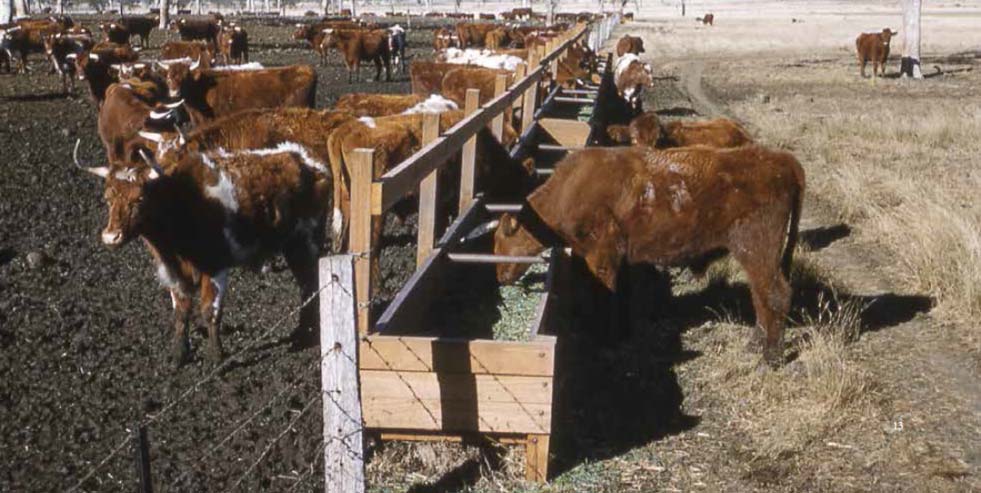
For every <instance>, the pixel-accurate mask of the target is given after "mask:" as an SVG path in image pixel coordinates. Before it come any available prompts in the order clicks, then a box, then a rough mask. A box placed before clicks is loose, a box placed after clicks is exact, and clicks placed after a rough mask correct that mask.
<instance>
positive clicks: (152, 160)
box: [137, 149, 164, 178]
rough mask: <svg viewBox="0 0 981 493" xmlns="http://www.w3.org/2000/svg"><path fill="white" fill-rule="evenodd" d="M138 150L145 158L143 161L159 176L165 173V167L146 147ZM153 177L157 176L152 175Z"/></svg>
mask: <svg viewBox="0 0 981 493" xmlns="http://www.w3.org/2000/svg"><path fill="white" fill-rule="evenodd" d="M137 152H139V154H140V157H141V158H143V161H144V162H145V163H146V164H147V166H149V167H150V169H151V170H152V171H153V172H154V173H156V174H157V175H158V176H162V175H163V174H164V170H163V168H161V167H160V165H159V164H157V160H156V159H155V158H154V157H153V156H152V155H151V154H150V153H149V152H146V149H140V150H139V151H137ZM151 178H156V176H151Z"/></svg>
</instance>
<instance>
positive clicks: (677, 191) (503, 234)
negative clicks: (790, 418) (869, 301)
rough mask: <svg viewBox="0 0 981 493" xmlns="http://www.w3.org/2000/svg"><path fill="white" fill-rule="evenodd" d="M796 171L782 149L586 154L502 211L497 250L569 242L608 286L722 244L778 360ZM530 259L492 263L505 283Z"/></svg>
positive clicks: (799, 187) (693, 259)
mask: <svg viewBox="0 0 981 493" xmlns="http://www.w3.org/2000/svg"><path fill="white" fill-rule="evenodd" d="M803 198H804V170H803V168H802V167H801V165H800V163H798V162H797V160H796V159H795V158H794V157H793V156H792V155H790V154H789V153H786V152H779V151H771V150H767V149H765V148H762V147H759V146H744V147H740V148H736V149H722V150H719V149H711V148H708V147H687V148H678V149H670V150H663V151H659V150H655V149H652V148H650V147H642V146H637V147H619V148H611V149H586V150H583V151H580V152H576V153H573V154H571V155H569V156H568V157H566V158H565V159H564V160H563V161H562V162H560V163H559V164H558V165H557V166H556V169H555V174H554V175H552V177H550V178H549V179H548V181H546V182H545V184H543V185H542V186H541V187H539V188H538V189H537V190H535V191H534V192H533V193H532V194H531V195H529V196H528V199H527V203H526V204H525V206H524V207H523V208H522V211H521V213H519V214H518V215H517V216H512V215H508V214H506V215H504V216H502V217H501V219H500V223H499V225H498V227H497V231H496V233H495V241H494V253H495V254H498V255H522V256H524V255H536V254H538V253H540V252H542V251H543V250H545V248H546V247H547V246H558V245H560V244H565V245H568V246H570V247H572V250H573V252H574V253H575V254H576V255H577V256H579V257H582V258H583V259H584V260H585V262H586V265H587V266H588V268H589V270H590V271H591V272H592V273H593V275H595V276H596V278H597V279H599V281H600V282H601V283H602V284H603V285H604V286H606V288H607V289H609V290H611V291H613V290H615V289H616V286H617V283H616V279H617V275H618V271H619V269H620V268H621V266H622V265H623V264H624V263H626V264H653V265H656V266H660V267H665V266H673V265H686V264H688V265H690V264H692V263H697V262H698V261H700V260H702V259H704V258H705V257H706V256H708V255H711V254H713V253H716V252H718V251H719V250H720V249H722V250H727V251H728V252H729V253H730V254H731V255H732V256H733V257H734V258H735V259H736V261H738V262H739V264H740V265H742V267H743V269H744V270H745V271H746V275H747V278H748V280H749V285H750V290H751V292H752V298H753V307H754V309H755V312H756V317H757V324H758V325H759V327H760V328H761V329H762V331H763V332H760V331H759V330H753V332H752V335H751V338H750V340H751V343H752V345H754V346H755V345H756V344H758V343H760V342H762V343H763V344H762V345H763V353H764V357H765V359H766V361H767V362H768V363H770V364H779V363H781V362H782V361H783V328H784V319H785V317H786V316H787V312H788V310H789V308H790V301H791V299H790V298H791V290H790V285H789V282H788V280H789V274H790V267H791V262H792V259H793V253H794V248H795V247H796V243H797V231H798V223H799V220H800V213H801V203H802V200H803ZM527 268H528V266H527V264H524V265H521V264H498V266H497V277H498V280H499V281H500V282H502V283H512V282H515V281H516V280H517V279H518V278H519V277H520V276H521V274H522V273H523V272H524V271H525V270H526V269H527Z"/></svg>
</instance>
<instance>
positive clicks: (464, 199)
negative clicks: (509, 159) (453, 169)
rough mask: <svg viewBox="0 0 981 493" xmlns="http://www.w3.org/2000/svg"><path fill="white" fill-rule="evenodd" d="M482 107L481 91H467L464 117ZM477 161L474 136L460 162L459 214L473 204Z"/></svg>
mask: <svg viewBox="0 0 981 493" xmlns="http://www.w3.org/2000/svg"><path fill="white" fill-rule="evenodd" d="M478 107H480V90H479V89H467V99H466V104H464V105H463V113H464V115H470V114H473V112H475V111H477V108H478ZM476 160H477V136H476V135H474V136H473V137H470V138H469V139H467V143H466V144H464V145H463V157H462V160H461V161H460V208H459V213H460V214H463V211H465V210H467V208H469V207H470V204H471V203H473V192H474V182H475V181H476V170H475V169H474V165H475V163H476Z"/></svg>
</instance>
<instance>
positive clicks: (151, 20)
mask: <svg viewBox="0 0 981 493" xmlns="http://www.w3.org/2000/svg"><path fill="white" fill-rule="evenodd" d="M116 22H117V23H119V24H121V25H122V26H124V27H125V28H126V30H127V31H128V32H129V36H130V37H132V36H139V37H140V47H141V48H149V47H150V32H151V31H153V28H155V27H157V23H158V22H159V20H157V19H156V18H155V17H150V16H127V17H120V18H119V20H118V21H116ZM126 42H129V39H127V40H126Z"/></svg>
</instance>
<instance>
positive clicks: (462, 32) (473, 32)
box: [456, 22, 498, 48]
mask: <svg viewBox="0 0 981 493" xmlns="http://www.w3.org/2000/svg"><path fill="white" fill-rule="evenodd" d="M497 28H498V25H497V24H492V23H489V22H461V23H459V24H457V25H456V36H457V38H458V39H459V40H460V48H469V47H473V46H477V47H482V46H484V43H485V42H486V41H487V33H489V32H491V31H493V30H495V29H497Z"/></svg>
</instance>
